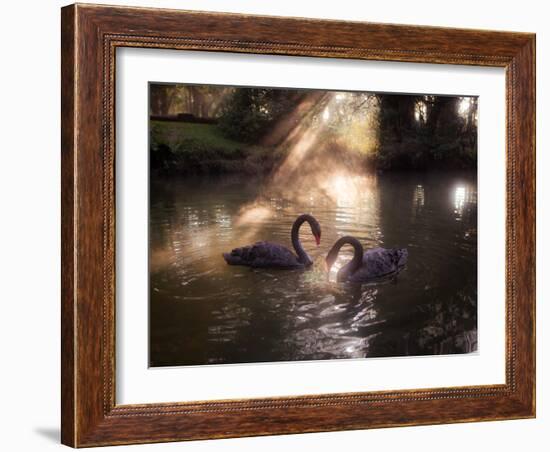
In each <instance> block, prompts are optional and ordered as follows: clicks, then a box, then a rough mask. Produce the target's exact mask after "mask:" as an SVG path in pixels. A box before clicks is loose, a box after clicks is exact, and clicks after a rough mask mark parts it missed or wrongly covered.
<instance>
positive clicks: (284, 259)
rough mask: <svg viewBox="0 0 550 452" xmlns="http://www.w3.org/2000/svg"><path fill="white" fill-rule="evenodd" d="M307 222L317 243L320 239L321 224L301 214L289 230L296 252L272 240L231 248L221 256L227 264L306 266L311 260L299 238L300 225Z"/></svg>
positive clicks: (284, 267)
mask: <svg viewBox="0 0 550 452" xmlns="http://www.w3.org/2000/svg"><path fill="white" fill-rule="evenodd" d="M304 222H307V223H309V225H310V227H311V233H312V234H313V236H314V237H315V241H316V242H317V245H319V241H320V240H321V226H320V225H319V223H318V222H317V220H316V219H315V218H314V217H313V216H311V215H308V214H302V215H300V216H299V217H298V218H296V220H295V221H294V224H293V225H292V230H291V240H292V245H293V246H294V249H295V250H296V254H294V253H293V252H292V251H291V250H289V249H288V248H287V247H286V246H283V245H280V244H278V243H273V242H264V241H263V242H256V243H254V244H253V245H248V246H243V247H240V248H235V249H233V250H232V251H231V252H230V253H223V258H224V259H225V261H226V262H227V263H228V264H229V265H245V266H248V267H253V268H281V269H292V268H302V267H308V266H310V265H311V264H312V263H313V262H312V260H311V258H310V257H309V256H308V254H307V253H306V252H305V250H304V249H303V247H302V244H301V243H300V238H299V234H298V233H299V229H300V226H301V225H302V224H303V223H304Z"/></svg>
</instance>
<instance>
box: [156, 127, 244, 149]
mask: <svg viewBox="0 0 550 452" xmlns="http://www.w3.org/2000/svg"><path fill="white" fill-rule="evenodd" d="M160 143H164V144H166V145H167V146H168V147H170V149H172V151H174V152H178V151H185V150H186V146H185V144H188V145H189V144H191V145H196V146H198V147H200V148H208V149H214V150H218V151H224V153H232V152H235V151H238V150H240V149H242V148H243V146H244V145H243V143H239V142H238V141H234V140H231V139H230V138H226V137H225V136H223V134H222V132H221V131H220V130H219V129H218V126H216V125H215V124H195V123H188V122H178V121H151V144H152V145H153V146H154V145H155V144H160ZM187 147H189V146H187Z"/></svg>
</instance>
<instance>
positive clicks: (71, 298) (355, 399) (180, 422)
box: [61, 4, 535, 447]
mask: <svg viewBox="0 0 550 452" xmlns="http://www.w3.org/2000/svg"><path fill="white" fill-rule="evenodd" d="M61 33H62V151H61V154H62V313H61V314H62V348H61V352H62V366H61V371H62V372H61V385H62V424H61V425H62V434H61V436H62V442H63V443H64V444H67V445H70V446H74V447H83V446H96V445H108V444H127V443H146V442H158V441H178V440H190V439H202V438H225V437H234V436H249V435H269V434H283V433H298V432H316V431H331V430H347V429H362V428H375V427H389V426H402V425H420V424H440V423H449V422H469V421H483V420H497V419H518V418H529V417H534V416H535V35H534V34H528V33H508V32H494V31H481V30H461V29H449V28H436V27H417V26H406V25H386V24H372V23H358V22H337V21H328V20H312V19H296V18H279V17H262V16H246V15H236V14H218V13H203V12H187V11H176V10H161V9H144V8H125V7H109V6H99V5H97V6H95V5H80V4H76V5H71V6H67V7H65V8H63V9H62V25H61ZM117 47H150V48H169V49H187V50H203V51H204V50H209V51H223V52H242V53H262V54H279V55H301V56H322V57H330V58H354V59H369V60H388V61H401V62H422V63H441V64H467V65H479V66H499V67H504V68H506V106H507V107H506V108H507V112H506V113H507V120H506V121H507V143H506V166H507V169H506V172H507V173H506V174H507V176H506V178H507V180H506V192H507V204H506V212H507V213H506V256H507V257H506V344H507V347H506V383H505V384H503V385H492V386H471V387H453V388H438V389H421V390H401V391H385V392H365V393H348V394H336V395H334V394H330V395H329V394H326V395H316V396H301V397H279V398H266V399H244V400H223V401H214V402H197V403H177V402H174V403H166V404H148V405H123V406H121V405H116V404H115V396H114V394H115V384H114V378H115V359H114V356H115V353H114V347H115V345H114V344H115V343H114V337H115V336H114V334H115V322H114V318H115V298H114V294H115V290H114V289H115V274H114V273H115V265H114V263H115V260H114V259H115V254H114V240H115V229H114V224H115V207H114V177H115V174H114V158H115V143H114V141H115V138H114V119H115V116H114V99H115V97H114V86H115V83H114V82H115V71H114V68H115V64H116V59H115V49H116V48H117Z"/></svg>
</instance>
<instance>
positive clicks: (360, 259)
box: [325, 236, 408, 282]
mask: <svg viewBox="0 0 550 452" xmlns="http://www.w3.org/2000/svg"><path fill="white" fill-rule="evenodd" d="M346 244H347V245H351V246H352V247H353V250H354V253H353V258H352V259H351V261H350V262H348V263H347V264H346V265H344V266H343V267H342V268H341V269H340V270H338V273H337V275H336V279H337V281H338V282H344V281H350V282H369V281H372V280H375V279H377V278H382V277H389V276H394V275H397V273H399V272H400V271H401V270H402V269H403V267H405V264H406V263H407V257H408V252H407V249H406V248H393V249H386V248H373V249H370V250H367V251H366V252H363V246H362V245H361V242H359V240H357V239H356V238H355V237H351V236H344V237H341V238H340V239H338V240H337V241H336V242H335V243H334V245H333V246H332V248H331V249H330V251H329V252H328V254H327V257H326V260H325V262H326V265H327V270H328V271H330V269H331V267H332V266H333V265H334V263H335V262H336V259H337V258H338V254H339V253H340V249H341V248H342V247H343V246H344V245H346Z"/></svg>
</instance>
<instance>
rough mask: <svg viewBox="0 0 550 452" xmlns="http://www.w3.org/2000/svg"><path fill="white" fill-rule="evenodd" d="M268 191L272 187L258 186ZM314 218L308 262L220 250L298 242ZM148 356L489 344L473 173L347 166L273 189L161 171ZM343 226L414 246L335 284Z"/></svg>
mask: <svg viewBox="0 0 550 452" xmlns="http://www.w3.org/2000/svg"><path fill="white" fill-rule="evenodd" d="M258 193H260V196H259V197H258ZM302 212H310V213H312V214H313V215H314V216H315V217H316V218H317V219H318V220H319V222H320V223H321V226H322V241H321V246H320V247H316V246H315V241H314V239H313V237H312V236H311V234H309V231H308V228H307V226H306V227H304V228H303V230H302V232H301V239H302V242H303V244H304V247H305V248H306V250H307V251H308V253H309V254H310V255H311V256H312V258H313V260H314V265H313V267H312V268H311V269H308V270H304V271H281V270H251V269H249V268H245V267H234V266H228V265H227V264H226V263H225V261H224V260H223V258H222V256H221V254H222V252H224V251H229V250H231V249H232V248H234V247H236V246H242V245H245V244H249V243H253V242H254V241H257V240H271V241H276V242H280V243H282V244H285V245H287V246H289V247H291V245H290V228H291V226H292V223H293V221H294V219H295V218H296V216H297V215H298V214H300V213H302ZM150 231H151V232H150V233H151V236H150V245H151V258H150V269H151V274H150V295H151V296H150V303H151V309H150V316H151V317H150V322H151V325H150V326H151V328H150V332H151V337H150V341H151V343H150V362H151V365H153V366H158V365H185V364H207V363H236V362H261V361H292V360H311V359H331V358H362V357H370V356H403V355H423V354H438V353H464V352H469V351H473V350H475V349H476V347H477V333H476V324H477V316H476V312H477V288H476V287H477V267H476V250H477V186H476V181H475V175H473V174H472V175H468V174H466V175H464V174H462V175H452V176H450V175H449V174H441V173H440V174H435V173H434V174H430V173H403V174H397V175H382V176H378V177H372V176H371V177H368V178H367V177H364V178H362V177H357V178H345V177H344V178H343V177H342V176H341V175H338V174H337V175H335V176H334V177H333V178H329V179H327V182H326V184H325V185H321V186H320V190H319V191H318V192H310V193H304V192H300V193H297V194H296V195H295V196H293V195H292V193H288V191H287V192H285V194H284V195H283V194H281V193H280V192H263V191H262V189H261V187H260V184H259V183H258V182H254V181H249V182H247V183H243V182H241V181H239V180H238V179H211V180H205V179H204V178H203V179H202V180H200V181H198V180H196V181H187V182H182V181H176V180H174V179H167V180H164V181H158V180H154V181H152V184H151V209H150ZM342 235H353V236H355V237H357V238H358V239H359V240H360V241H361V243H362V244H363V246H364V247H365V248H370V247H376V246H384V247H407V248H408V250H409V263H408V266H407V268H406V269H405V270H404V271H403V272H402V273H401V274H400V275H399V276H398V278H397V279H396V280H390V281H383V282H380V283H378V284H370V285H364V286H357V285H352V284H338V283H336V282H335V276H336V269H337V268H339V267H341V266H342V265H344V264H345V262H347V261H348V260H349V259H350V258H351V256H352V250H351V247H345V248H343V250H342V253H341V255H340V257H339V259H338V261H337V263H336V265H335V267H333V269H332V271H331V273H330V275H327V273H326V271H325V267H324V257H325V256H326V253H327V251H328V250H329V248H330V247H331V245H332V244H333V243H334V241H335V240H336V239H337V238H338V237H340V236H342Z"/></svg>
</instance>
